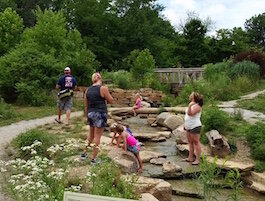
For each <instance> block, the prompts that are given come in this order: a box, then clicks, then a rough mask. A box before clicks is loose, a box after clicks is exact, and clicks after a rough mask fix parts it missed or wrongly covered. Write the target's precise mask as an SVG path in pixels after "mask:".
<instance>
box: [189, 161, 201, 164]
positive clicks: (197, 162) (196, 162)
mask: <svg viewBox="0 0 265 201" xmlns="http://www.w3.org/2000/svg"><path fill="white" fill-rule="evenodd" d="M199 163H200V162H199V161H197V160H196V161H194V162H193V163H191V164H192V165H199Z"/></svg>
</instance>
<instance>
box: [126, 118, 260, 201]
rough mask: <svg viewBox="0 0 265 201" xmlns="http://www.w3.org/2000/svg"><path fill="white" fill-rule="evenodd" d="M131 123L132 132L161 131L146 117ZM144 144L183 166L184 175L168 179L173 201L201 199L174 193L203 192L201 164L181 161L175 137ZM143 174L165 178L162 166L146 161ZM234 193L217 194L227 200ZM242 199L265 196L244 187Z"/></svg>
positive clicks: (135, 119)
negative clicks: (197, 175)
mask: <svg viewBox="0 0 265 201" xmlns="http://www.w3.org/2000/svg"><path fill="white" fill-rule="evenodd" d="M125 122H126V123H127V124H129V126H130V128H131V130H132V132H137V133H141V132H145V133H154V132H157V131H160V129H159V128H152V127H150V126H149V125H148V123H147V120H146V119H140V118H138V117H133V118H130V119H126V121H125ZM143 144H144V146H143V147H142V148H141V150H148V151H154V152H159V153H163V154H165V155H166V156H167V157H166V159H167V160H168V161H172V162H174V163H176V164H177V165H179V166H180V167H182V170H183V171H182V172H183V173H184V174H183V176H182V177H180V178H177V179H170V180H169V179H167V180H166V181H168V182H169V183H170V184H171V185H172V189H173V199H172V201H196V200H201V199H199V198H193V197H186V196H179V195H174V194H176V193H175V191H174V190H175V189H177V190H178V191H184V192H191V193H195V194H199V195H201V194H202V192H203V191H202V185H201V184H200V183H199V182H198V180H196V179H194V175H195V173H197V172H199V171H200V169H199V166H193V165H191V164H189V163H187V162H183V161H181V160H182V159H183V156H182V155H181V154H180V153H179V152H178V151H177V149H176V142H175V137H174V136H173V135H171V137H170V138H169V139H167V140H166V141H164V142H143ZM142 175H143V176H147V177H154V178H163V173H162V166H161V165H153V164H150V163H144V171H143V173H142ZM231 194H232V190H231V189H220V190H218V195H217V196H216V198H217V200H220V201H226V200H227V199H228V198H229V195H231ZM240 200H242V201H248V200H249V201H264V200H265V196H263V195H261V194H258V193H256V192H254V191H252V190H249V189H247V188H244V189H242V191H241V192H240Z"/></svg>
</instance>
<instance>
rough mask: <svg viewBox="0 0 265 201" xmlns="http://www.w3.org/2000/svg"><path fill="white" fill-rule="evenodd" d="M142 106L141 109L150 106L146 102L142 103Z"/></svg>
mask: <svg viewBox="0 0 265 201" xmlns="http://www.w3.org/2000/svg"><path fill="white" fill-rule="evenodd" d="M142 106H143V107H151V104H150V103H148V102H146V101H142Z"/></svg>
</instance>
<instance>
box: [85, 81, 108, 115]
mask: <svg viewBox="0 0 265 201" xmlns="http://www.w3.org/2000/svg"><path fill="white" fill-rule="evenodd" d="M100 87H101V85H95V86H93V85H92V86H90V87H88V89H87V93H86V98H87V101H88V108H87V112H106V113H107V112H108V111H107V105H106V100H105V98H102V97H101V96H100Z"/></svg>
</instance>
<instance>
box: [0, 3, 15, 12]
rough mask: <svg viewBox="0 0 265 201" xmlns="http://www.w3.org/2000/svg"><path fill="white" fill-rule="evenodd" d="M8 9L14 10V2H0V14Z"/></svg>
mask: <svg viewBox="0 0 265 201" xmlns="http://www.w3.org/2000/svg"><path fill="white" fill-rule="evenodd" d="M8 7H9V8H12V9H13V10H16V9H17V4H16V2H15V0H1V1H0V12H3V11H4V10H5V9H6V8H8Z"/></svg>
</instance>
